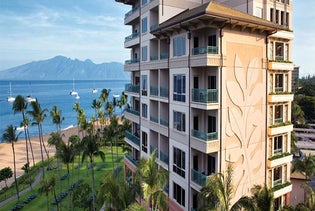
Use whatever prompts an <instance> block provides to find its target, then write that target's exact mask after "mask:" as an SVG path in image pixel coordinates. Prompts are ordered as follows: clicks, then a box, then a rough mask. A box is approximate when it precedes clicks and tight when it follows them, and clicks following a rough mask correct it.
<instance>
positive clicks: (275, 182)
mask: <svg viewBox="0 0 315 211" xmlns="http://www.w3.org/2000/svg"><path fill="white" fill-rule="evenodd" d="M281 184H282V178H280V179H276V180H274V181H273V187H275V186H277V185H281Z"/></svg>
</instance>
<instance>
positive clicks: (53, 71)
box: [0, 56, 130, 80]
mask: <svg viewBox="0 0 315 211" xmlns="http://www.w3.org/2000/svg"><path fill="white" fill-rule="evenodd" d="M73 78H74V79H76V80H129V79H130V74H129V73H127V72H124V66H123V64H121V63H118V62H110V63H102V64H95V63H93V62H92V61H91V60H89V59H87V60H85V61H80V60H78V59H74V60H73V59H70V58H67V57H64V56H56V57H54V58H51V59H48V60H42V61H35V62H30V63H27V64H24V65H21V66H17V67H13V68H10V69H6V70H3V71H0V79H4V80H7V79H8V80H72V79H73Z"/></svg>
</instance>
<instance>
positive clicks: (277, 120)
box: [275, 117, 283, 123]
mask: <svg viewBox="0 0 315 211" xmlns="http://www.w3.org/2000/svg"><path fill="white" fill-rule="evenodd" d="M282 122H283V118H282V117H280V118H275V123H282Z"/></svg>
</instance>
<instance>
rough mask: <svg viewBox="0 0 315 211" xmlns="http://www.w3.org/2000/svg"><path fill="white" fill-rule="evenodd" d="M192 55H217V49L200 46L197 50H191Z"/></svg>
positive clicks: (215, 47)
mask: <svg viewBox="0 0 315 211" xmlns="http://www.w3.org/2000/svg"><path fill="white" fill-rule="evenodd" d="M192 54H193V55H199V54H218V47H217V46H202V47H198V48H193V49H192Z"/></svg>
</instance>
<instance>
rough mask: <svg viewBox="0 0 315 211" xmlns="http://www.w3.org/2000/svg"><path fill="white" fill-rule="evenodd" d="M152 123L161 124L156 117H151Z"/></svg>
mask: <svg viewBox="0 0 315 211" xmlns="http://www.w3.org/2000/svg"><path fill="white" fill-rule="evenodd" d="M150 121H151V122H155V123H159V118H157V117H156V116H152V115H151V116H150Z"/></svg>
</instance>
